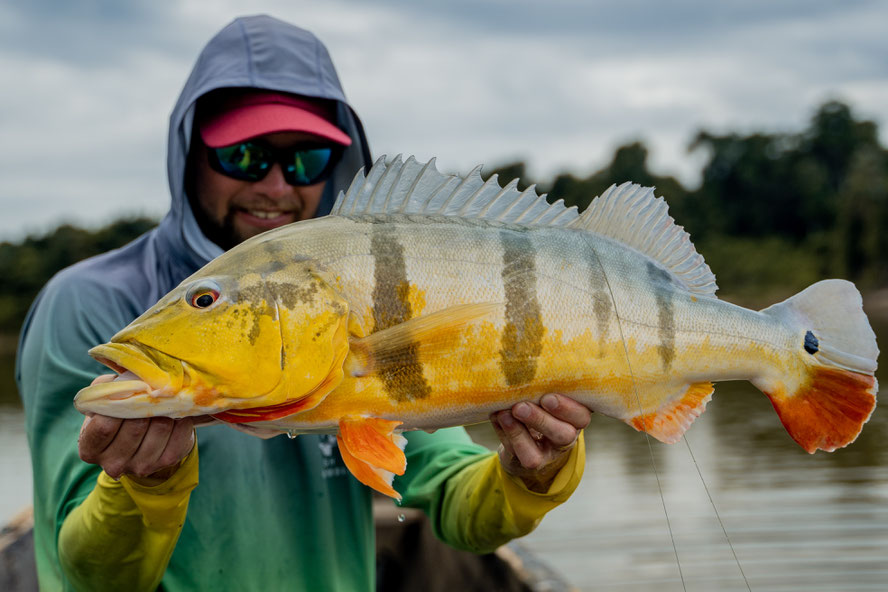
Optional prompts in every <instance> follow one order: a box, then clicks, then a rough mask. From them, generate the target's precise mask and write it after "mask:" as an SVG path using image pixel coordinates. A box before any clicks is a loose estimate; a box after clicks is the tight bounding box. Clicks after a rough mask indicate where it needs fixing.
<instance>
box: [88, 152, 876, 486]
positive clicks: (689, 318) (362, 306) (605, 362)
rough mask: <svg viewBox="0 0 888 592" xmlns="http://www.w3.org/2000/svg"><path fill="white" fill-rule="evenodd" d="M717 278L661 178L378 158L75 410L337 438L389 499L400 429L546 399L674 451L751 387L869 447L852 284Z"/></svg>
mask: <svg viewBox="0 0 888 592" xmlns="http://www.w3.org/2000/svg"><path fill="white" fill-rule="evenodd" d="M715 291H716V284H715V277H714V276H713V274H712V272H711V271H710V269H709V267H708V266H707V265H706V263H705V262H704V261H703V258H702V257H701V256H700V255H699V254H698V253H697V252H696V250H695V249H694V246H693V245H692V244H691V242H690V238H689V236H688V235H687V233H686V232H684V230H683V229H682V228H681V227H680V226H676V225H675V224H674V222H673V220H672V218H670V217H669V215H668V212H667V206H666V203H665V202H664V201H663V199H662V198H656V197H654V192H653V189H651V188H643V187H640V186H638V185H633V184H629V183H627V184H624V185H621V186H619V187H611V188H610V189H608V190H607V191H606V192H605V193H604V194H602V195H601V196H599V197H597V198H596V199H595V200H594V201H593V202H592V203H591V205H590V206H589V207H588V208H587V209H586V210H585V211H584V212H583V213H582V214H579V213H578V212H577V210H576V209H575V208H566V207H564V205H563V203H562V202H557V203H554V204H550V203H548V202H547V201H546V200H545V198H544V196H542V197H541V196H537V195H536V193H535V192H534V190H533V188H530V189H527V190H525V191H519V190H518V189H517V181H513V182H512V183H509V184H507V185H506V186H505V187H500V186H499V184H498V183H497V181H496V177H495V176H494V177H492V178H490V179H488V180H487V181H484V180H483V179H482V178H481V175H480V167H478V168H476V169H475V170H473V171H472V172H471V173H470V174H468V175H466V176H464V177H463V176H456V175H447V174H442V173H440V172H438V171H437V169H436V167H435V164H434V160H432V161H430V162H428V163H425V164H423V163H419V162H417V161H416V160H414V159H413V158H412V157H411V158H409V159H407V160H406V161H402V159H401V158H400V157H398V158H396V159H395V160H394V161H393V162H390V163H386V162H385V161H384V159H380V160H379V161H377V162H376V164H375V165H374V166H373V167H372V169H371V170H370V171H369V172H368V173H367V174H366V175H365V173H364V172H363V171H361V172H359V173H358V175H357V177H356V178H355V180H354V182H353V183H352V185H351V187H350V188H349V190H348V191H347V192H345V193H343V194H340V196H339V198H338V200H337V202H336V205H335V206H334V209H333V212H332V213H331V214H330V215H329V216H326V217H323V218H319V219H314V220H308V221H303V222H297V223H295V224H291V225H289V226H286V227H282V228H279V229H276V230H273V231H270V232H267V233H264V234H262V235H259V236H257V237H254V238H252V239H250V240H248V241H246V242H244V243H242V244H241V245H239V246H237V247H235V248H233V249H231V250H230V251H228V252H226V253H225V254H223V255H221V256H220V257H218V258H217V259H215V260H213V261H211V262H210V263H209V264H207V265H206V266H205V267H204V268H202V269H201V270H199V271H198V272H197V273H195V274H194V275H192V276H191V277H189V278H188V279H186V280H185V281H183V282H182V283H181V284H180V285H179V286H178V287H177V288H176V289H174V290H173V291H172V292H170V293H169V294H168V295H166V296H165V297H164V298H162V299H161V300H160V301H159V302H158V303H157V304H156V305H154V306H153V307H152V308H151V309H149V310H148V311H147V312H145V313H144V314H143V315H142V316H140V317H139V318H137V319H136V320H134V321H133V322H132V323H131V324H130V325H129V326H127V327H126V328H124V329H123V330H122V331H120V332H119V333H118V334H117V335H115V336H114V337H113V338H112V339H111V341H110V342H109V343H106V344H104V345H99V346H97V347H94V348H93V349H91V350H90V352H89V353H90V355H92V356H93V357H94V358H96V359H97V360H99V361H100V362H102V363H104V364H106V365H107V366H109V367H110V368H112V369H114V370H115V371H117V372H119V373H120V376H119V377H118V380H115V381H113V382H109V383H104V384H97V385H94V386H90V387H87V388H84V389H83V390H81V391H80V392H79V393H78V394H77V396H76V398H75V401H74V402H75V405H76V407H77V408H78V409H79V410H80V411H82V412H95V413H100V414H104V415H109V416H114V417H121V418H137V417H150V416H168V417H186V416H196V415H205V414H211V415H213V416H214V417H216V418H217V419H220V420H222V421H225V422H229V423H231V424H244V423H249V424H251V425H252V426H255V427H256V428H260V430H257V433H259V432H264V433H268V430H273V431H275V432H288V433H290V434H299V433H308V432H325V433H337V434H338V441H339V450H340V453H341V454H342V457H343V460H344V461H345V463H346V466H347V467H348V468H349V470H351V472H352V473H353V474H354V475H355V477H357V478H358V479H359V480H360V481H362V482H363V483H365V484H367V485H369V486H370V487H373V488H374V489H377V490H378V491H381V492H383V493H385V494H387V495H390V496H393V497H398V493H397V492H396V491H395V490H394V489H393V488H392V486H391V482H392V477H393V474H402V473H403V472H404V469H405V466H406V460H405V456H404V453H403V446H404V442H405V438H403V436H401V435H400V432H402V431H404V430H416V429H425V430H433V429H436V428H441V427H445V426H455V425H463V424H471V423H476V422H481V421H484V420H486V419H487V418H488V416H489V414H490V413H491V412H493V411H496V410H500V409H504V408H508V407H510V406H511V405H512V404H514V403H516V402H518V401H521V400H531V401H538V400H539V398H540V397H541V396H542V395H543V394H545V393H548V392H557V393H563V394H565V395H568V396H570V397H573V398H575V399H576V400H578V401H580V402H581V403H583V404H584V405H586V406H588V407H589V408H590V409H592V410H593V411H595V412H596V413H600V414H604V415H607V416H610V417H614V418H617V419H620V420H622V421H624V422H625V423H627V424H629V425H630V426H632V427H634V428H635V429H637V430H643V431H645V432H647V433H649V434H650V435H651V436H653V437H654V438H656V439H658V440H660V441H663V442H676V441H677V440H679V439H680V438H681V436H682V434H683V433H684V432H685V430H687V429H688V428H689V426H690V425H691V423H692V422H693V420H694V418H696V417H697V416H698V415H700V414H701V413H702V412H703V411H704V409H705V406H706V404H707V402H708V401H709V399H710V397H711V395H712V392H713V386H712V382H714V381H722V380H748V381H751V382H752V383H753V384H754V385H755V386H756V387H758V388H759V389H760V390H762V391H763V392H764V393H765V394H766V395H767V396H768V397H769V398H770V400H771V402H772V404H773V405H774V408H775V409H776V411H777V413H778V415H779V416H780V419H781V421H782V422H783V425H784V426H785V427H786V429H787V431H788V432H789V434H790V435H791V436H792V438H793V439H795V440H796V442H798V443H799V444H800V445H801V446H802V447H803V448H804V449H805V450H807V451H808V452H814V451H816V450H818V449H821V450H827V451H832V450H835V449H836V448H840V447H842V446H845V445H847V444H849V443H851V442H853V441H854V439H855V438H856V437H857V435H858V433H859V432H860V430H861V428H862V426H863V424H864V423H865V422H866V421H867V420H868V418H869V416H870V414H871V413H872V411H873V409H874V408H875V403H876V397H875V393H876V391H877V384H876V379H875V378H874V372H875V370H876V360H877V357H878V348H877V346H876V340H875V335H874V334H873V331H872V329H871V328H870V325H869V322H868V320H867V318H866V316H865V314H864V313H863V310H862V305H861V298H860V295H859V294H858V292H857V290H856V289H855V288H854V286H853V285H852V284H850V283H848V282H845V281H841V280H826V281H823V282H819V283H817V284H814V285H813V286H811V287H809V288H808V289H806V290H804V291H803V292H801V293H799V294H797V295H796V296H793V297H792V298H789V299H788V300H786V301H784V302H782V303H780V304H775V305H774V306H771V307H769V308H766V309H764V310H761V311H752V310H748V309H744V308H741V307H738V306H735V305H732V304H729V303H727V302H723V301H720V300H718V299H717V298H716V297H715Z"/></svg>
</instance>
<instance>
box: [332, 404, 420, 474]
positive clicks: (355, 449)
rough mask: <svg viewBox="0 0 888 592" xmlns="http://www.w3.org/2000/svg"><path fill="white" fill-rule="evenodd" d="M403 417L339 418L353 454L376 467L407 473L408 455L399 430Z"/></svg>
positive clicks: (340, 425)
mask: <svg viewBox="0 0 888 592" xmlns="http://www.w3.org/2000/svg"><path fill="white" fill-rule="evenodd" d="M401 423H402V422H400V421H390V420H387V419H379V418H378V417H345V418H342V419H340V420H339V435H340V437H341V439H342V442H343V443H344V444H345V447H346V448H347V449H348V452H349V454H351V455H352V456H354V457H355V458H357V459H358V460H361V461H363V462H365V463H367V464H368V465H370V466H372V467H378V468H380V469H383V470H386V471H389V472H390V473H394V474H396V475H403V474H404V470H405V469H406V468H407V457H406V456H404V449H403V446H399V443H400V442H401V440H403V436H401V435H399V434H395V433H394V431H395V428H397V427H398V426H399V425H401Z"/></svg>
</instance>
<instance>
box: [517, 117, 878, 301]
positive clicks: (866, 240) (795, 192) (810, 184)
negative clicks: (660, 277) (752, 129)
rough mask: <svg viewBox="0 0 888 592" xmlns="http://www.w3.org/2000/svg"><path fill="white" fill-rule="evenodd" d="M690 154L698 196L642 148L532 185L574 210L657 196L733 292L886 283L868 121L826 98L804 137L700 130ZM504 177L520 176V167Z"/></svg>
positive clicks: (634, 146)
mask: <svg viewBox="0 0 888 592" xmlns="http://www.w3.org/2000/svg"><path fill="white" fill-rule="evenodd" d="M698 150H704V151H706V153H707V161H706V164H705V165H704V167H703V171H702V183H701V185H700V187H699V188H698V189H696V190H688V189H686V188H685V187H683V186H682V185H681V183H679V182H678V181H677V180H676V179H675V178H673V177H668V176H667V177H664V176H658V175H655V174H654V173H652V172H651V171H650V170H649V169H648V167H647V156H648V151H647V148H646V147H645V146H644V144H643V143H642V142H640V141H636V142H633V143H631V144H627V145H625V146H621V147H619V148H618V149H617V150H616V152H615V153H614V156H613V159H612V160H611V162H610V163H609V164H607V165H606V166H605V167H604V168H602V169H601V170H599V171H597V172H595V173H593V174H591V175H589V176H588V177H586V178H577V177H576V176H574V175H572V174H570V173H562V174H560V175H557V176H556V177H555V179H554V181H553V182H552V183H551V184H550V185H546V184H545V183H541V184H540V185H541V189H542V190H543V191H546V190H547V191H548V193H549V198H550V199H551V200H556V199H563V200H564V201H565V203H566V204H567V205H569V206H570V205H575V206H577V207H579V208H580V209H581V210H582V209H584V208H585V207H586V206H588V204H589V202H590V201H591V200H592V198H593V197H594V196H596V195H599V194H600V193H601V192H602V191H604V190H605V189H606V188H607V187H608V186H610V185H611V184H613V183H617V184H619V183H622V182H624V181H633V182H635V183H639V184H642V185H652V186H655V187H657V194H658V195H662V196H664V197H665V198H666V200H667V201H668V202H669V209H670V213H671V214H672V216H673V217H674V218H675V220H676V221H677V222H678V223H679V224H681V225H683V226H684V227H685V228H686V229H687V230H688V231H689V232H690V233H691V236H692V237H693V239H694V242H695V244H696V245H697V247H698V250H699V251H700V252H701V253H703V254H704V255H705V256H706V259H707V261H709V262H710V264H711V267H712V268H713V270H714V271H715V272H716V274H717V275H718V276H719V277H720V278H721V279H722V280H724V279H727V281H728V284H729V285H730V288H729V291H730V292H734V293H742V294H744V295H750V296H754V295H755V293H760V292H761V291H762V290H766V289H768V290H770V289H772V288H773V289H776V290H777V291H785V289H786V288H789V287H792V288H802V287H804V286H805V285H806V283H809V282H811V281H814V280H816V279H819V278H823V277H827V276H832V277H845V278H848V279H851V280H853V281H856V282H857V283H858V284H859V285H860V286H861V287H863V288H875V287H879V286H884V285H885V284H886V282H888V257H885V256H884V253H886V252H888V151H886V150H885V149H884V148H883V147H882V146H880V145H879V141H878V129H877V127H876V125H875V124H874V123H873V122H871V121H859V120H857V119H856V118H855V117H854V115H853V113H852V112H851V109H850V108H849V107H848V106H847V105H845V104H843V103H839V102H836V101H831V102H828V103H825V104H824V105H822V106H821V107H820V108H819V109H818V110H817V111H816V112H815V113H814V115H813V117H812V118H811V121H810V123H809V124H808V126H807V128H806V129H804V130H802V131H801V132H798V133H764V132H757V133H751V134H747V135H742V134H737V133H728V134H724V135H718V134H713V133H710V132H707V131H705V130H704V131H700V132H698V133H697V135H696V136H695V137H694V139H693V140H692V141H691V142H690V145H689V151H698ZM502 169H503V170H507V171H509V172H510V173H521V172H523V171H524V164H523V163H520V162H519V163H512V164H510V165H508V166H506V167H502ZM505 177H506V175H504V178H505ZM769 250H770V251H769ZM722 261H724V263H723V264H722V263H721V262H722ZM719 284H720V285H722V287H723V288H726V287H727V286H725V284H724V282H723V281H720V282H719Z"/></svg>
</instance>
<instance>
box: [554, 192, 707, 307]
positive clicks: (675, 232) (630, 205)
mask: <svg viewBox="0 0 888 592" xmlns="http://www.w3.org/2000/svg"><path fill="white" fill-rule="evenodd" d="M568 227H570V228H578V229H583V230H588V231H591V232H595V233H597V234H600V235H602V236H606V237H609V238H612V239H614V240H617V241H619V242H621V243H623V244H624V245H628V246H630V247H632V248H634V249H636V250H638V251H641V252H642V253H643V254H645V255H647V256H648V257H650V258H651V259H653V260H655V261H656V262H658V263H659V264H660V265H662V266H663V267H664V268H665V269H666V270H667V271H669V272H670V273H671V274H672V275H673V276H675V278H676V279H677V280H678V281H680V282H681V283H682V284H683V285H684V286H685V287H686V288H687V289H688V290H689V291H691V292H693V293H695V294H700V295H702V296H714V295H715V291H716V290H717V289H718V286H716V284H715V275H714V274H713V273H712V271H711V270H710V269H709V266H708V265H706V262H705V261H704V260H703V256H702V255H700V254H699V253H698V252H697V250H696V249H695V248H694V245H693V244H692V243H691V237H690V235H688V233H687V232H685V230H684V228H682V227H681V226H678V225H676V224H675V221H674V220H673V219H672V217H671V216H670V215H669V206H668V205H666V202H665V200H663V198H662V197H655V196H654V188H653V187H642V186H641V185H636V184H635V183H623V184H622V185H620V186H619V187H617V186H616V185H611V186H610V187H609V188H608V189H607V191H605V192H604V193H602V194H601V195H600V196H598V197H596V198H595V199H594V200H592V203H591V204H589V207H588V208H586V210H585V211H584V212H583V213H582V215H581V216H580V217H578V218H576V219H575V220H573V221H571V222H570V224H568Z"/></svg>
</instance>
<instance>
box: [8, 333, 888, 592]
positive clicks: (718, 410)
mask: <svg viewBox="0 0 888 592" xmlns="http://www.w3.org/2000/svg"><path fill="white" fill-rule="evenodd" d="M874 325H876V327H875V328H876V331H877V333H878V334H880V335H881V336H888V320H886V319H882V320H881V321H880V322H879V323H874ZM881 342H882V343H885V339H884V338H883V339H882V340H881ZM883 366H884V363H883ZM11 370H12V359H11V356H9V355H6V356H0V472H2V474H3V475H4V479H2V480H0V524H2V523H5V522H6V521H7V520H8V519H9V518H10V517H11V516H12V515H14V514H15V513H16V512H17V511H19V510H21V509H22V508H24V507H25V506H27V505H28V504H30V503H31V478H30V464H29V461H28V450H27V444H26V441H25V434H24V428H23V425H22V422H23V419H22V412H21V406H20V404H19V403H18V398H17V396H16V395H15V390H14V385H13V384H12V382H11V374H12V372H11ZM879 374H880V376H879V378H880V380H881V384H883V385H884V384H888V373H886V372H885V371H884V370H882V371H881V372H880V373H879ZM470 431H471V433H472V435H473V437H475V438H476V439H477V440H478V441H480V442H482V443H484V444H487V445H490V446H491V447H493V446H494V445H495V444H496V440H495V436H494V435H493V433H492V431H491V430H490V429H489V427H487V426H474V427H472V428H470ZM886 440H888V409H886V408H885V407H877V409H876V412H875V413H874V414H873V416H872V418H871V419H870V421H869V423H868V424H867V425H866V426H865V427H864V430H863V432H862V434H861V435H860V437H859V438H858V440H857V441H856V442H855V443H854V444H852V445H851V446H849V447H848V448H845V449H843V450H839V451H837V452H834V453H832V454H828V453H823V452H820V453H817V454H814V455H809V454H807V453H805V452H804V451H802V450H801V449H800V448H799V447H798V446H797V445H796V444H795V443H794V442H793V441H792V440H791V439H790V438H789V436H788V435H787V434H786V432H785V431H784V429H783V427H782V426H781V424H780V421H779V420H778V418H777V415H776V413H775V412H774V410H773V408H772V407H771V405H770V403H769V402H768V400H767V399H766V398H765V397H764V395H762V394H761V393H759V392H758V391H757V390H755V389H754V388H753V387H751V386H750V385H748V384H746V383H723V384H719V385H717V387H716V392H715V395H714V396H713V399H712V401H711V402H710V404H709V406H708V408H707V411H706V413H704V414H703V415H702V416H701V417H700V418H698V419H697V420H696V421H695V422H694V425H693V426H692V427H691V429H690V430H689V431H688V432H687V434H686V438H685V440H684V441H683V442H679V443H678V444H673V445H664V444H660V443H659V442H656V441H653V440H649V439H648V438H647V437H646V436H645V435H644V434H641V433H638V432H635V431H634V430H632V429H631V428H628V427H627V426H625V425H624V424H622V423H620V422H617V421H614V420H612V419H608V418H605V417H595V418H593V422H592V424H591V425H590V427H589V429H588V430H587V431H586V446H587V464H586V471H585V476H584V478H583V481H582V483H581V484H580V487H579V488H578V490H577V491H576V493H574V495H573V496H572V498H571V499H570V500H568V502H567V503H565V504H564V505H562V506H561V507H559V508H557V509H555V510H554V511H553V512H551V513H550V514H549V515H548V516H547V517H546V519H545V520H543V522H542V524H541V525H540V526H539V527H538V528H537V530H536V531H535V532H534V533H532V534H531V535H529V536H528V537H526V538H524V539H523V540H522V544H523V545H525V546H526V547H527V548H529V549H530V550H531V551H533V552H534V553H535V554H536V555H537V556H539V557H540V558H541V559H543V560H544V561H545V562H547V563H548V564H549V565H550V566H551V567H553V568H554V569H555V571H556V572H558V573H559V574H561V575H562V576H563V577H565V578H566V579H567V580H568V581H569V582H570V583H571V584H572V585H573V586H575V587H577V588H578V589H580V590H583V591H592V590H595V591H596V592H607V591H613V592H629V591H648V590H657V591H658V592H670V591H673V590H675V591H683V590H687V591H700V592H703V591H706V592H708V591H713V590H719V591H721V590H724V591H733V590H737V591H743V590H748V589H751V590H754V591H756V592H759V591H766V590H767V591H774V592H782V591H790V590H806V591H812V592H813V591H823V592H836V591H842V592H852V591H863V590H872V591H876V590H878V591H880V592H884V591H885V590H888V562H886V551H888V446H886V445H885V442H886ZM655 467H656V468H655Z"/></svg>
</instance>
